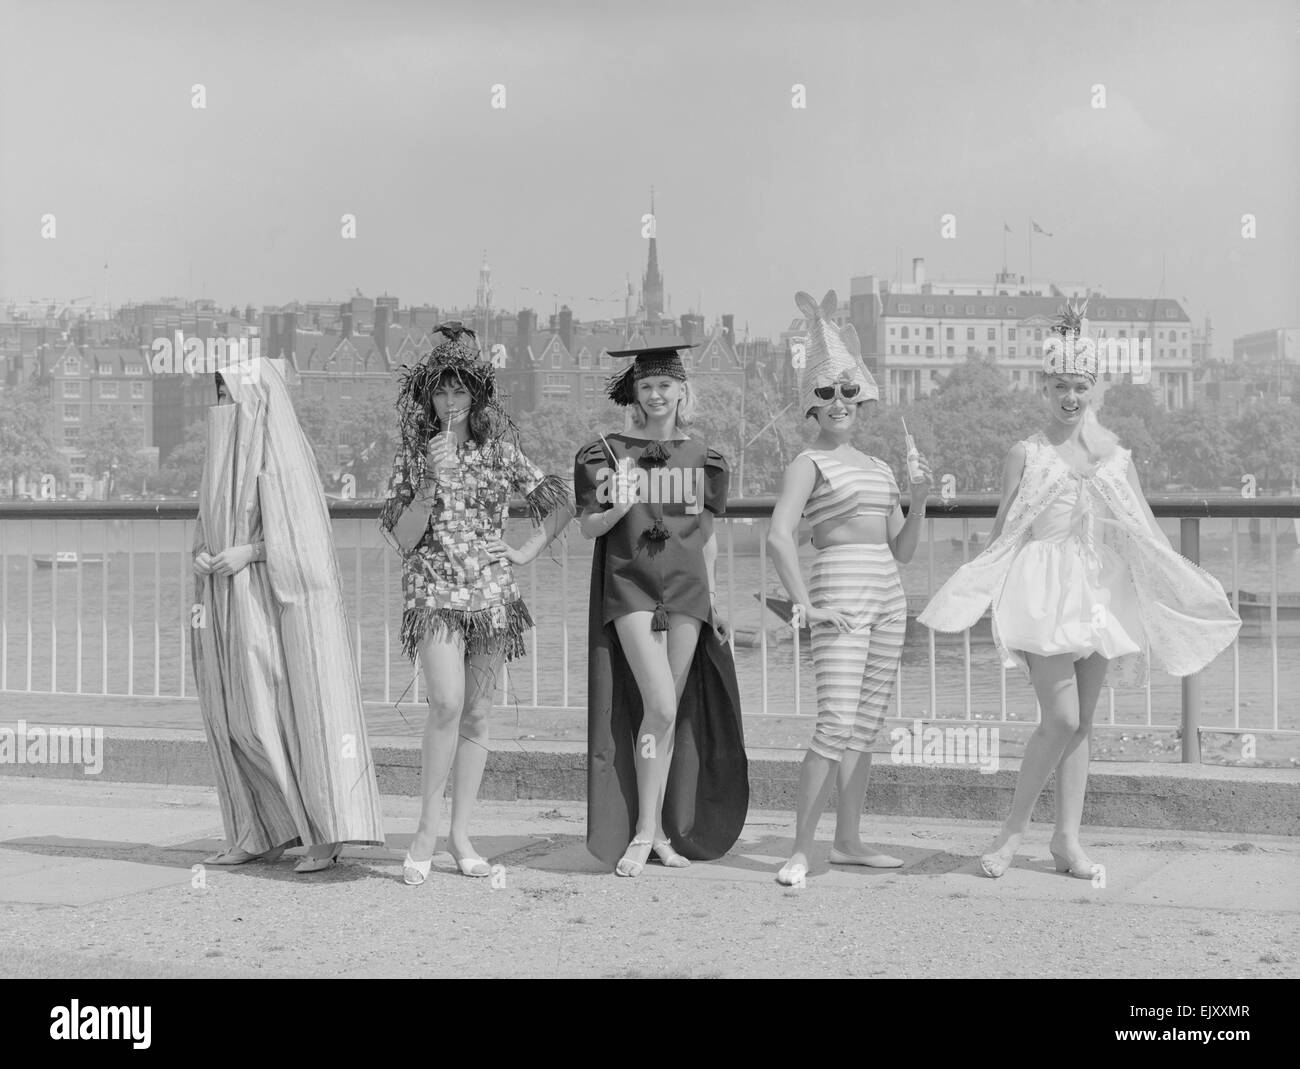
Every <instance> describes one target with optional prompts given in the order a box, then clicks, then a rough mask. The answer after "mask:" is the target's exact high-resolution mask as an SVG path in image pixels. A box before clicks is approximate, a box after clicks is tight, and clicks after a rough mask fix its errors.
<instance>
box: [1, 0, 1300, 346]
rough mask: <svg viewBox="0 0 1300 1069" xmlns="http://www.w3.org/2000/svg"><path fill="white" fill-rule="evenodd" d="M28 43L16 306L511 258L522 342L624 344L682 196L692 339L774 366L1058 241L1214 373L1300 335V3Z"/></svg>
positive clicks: (357, 16) (671, 252)
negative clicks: (807, 345)
mask: <svg viewBox="0 0 1300 1069" xmlns="http://www.w3.org/2000/svg"><path fill="white" fill-rule="evenodd" d="M0 38H3V40H4V41H5V42H6V45H7V47H6V49H5V60H4V63H3V65H2V66H0V300H14V299H21V298H29V297H49V296H55V297H58V298H61V299H64V300H67V299H71V298H75V297H86V298H90V300H91V301H93V302H96V303H99V302H103V301H105V300H107V301H109V302H111V303H112V304H113V305H118V304H121V303H125V302H127V301H140V300H147V299H152V298H157V297H159V296H182V297H190V298H193V297H200V296H204V297H210V298H212V299H214V300H216V301H217V302H218V304H219V305H221V306H223V307H226V306H229V305H231V304H235V305H238V306H239V307H241V308H242V307H243V306H244V305H245V304H247V303H252V304H253V305H255V306H258V307H260V306H262V305H264V304H280V303H283V302H287V301H290V300H294V299H322V298H335V299H339V300H343V299H346V298H347V297H349V296H351V295H352V294H353V293H354V292H356V291H358V290H359V291H361V292H362V293H364V294H366V295H368V296H376V295H378V294H380V293H389V294H393V295H396V296H397V297H399V298H400V300H401V302H402V304H403V306H406V305H408V304H421V303H430V304H436V305H438V306H440V307H449V306H465V305H470V304H472V303H473V300H474V291H475V287H476V285H477V281H478V267H479V264H480V262H481V260H482V258H483V256H484V254H485V253H486V255H487V258H488V261H489V263H490V264H491V266H492V269H493V283H494V291H495V293H494V303H495V304H496V305H497V306H498V307H502V308H507V309H511V310H514V309H516V308H518V307H520V306H522V305H525V304H526V305H528V306H529V307H533V308H535V309H537V310H538V311H539V313H541V315H542V318H543V321H545V315H546V314H547V313H549V312H552V311H554V310H555V308H556V305H557V303H558V302H559V301H567V302H568V303H570V305H571V307H573V309H574V312H575V315H576V316H577V317H578V318H580V319H591V318H597V317H612V316H615V315H621V314H622V312H623V293H624V287H625V283H624V279H625V277H627V276H629V275H630V276H631V277H632V279H633V281H634V283H635V284H637V285H639V283H640V274H641V272H642V270H643V269H644V265H645V259H646V240H645V238H644V237H643V236H642V230H643V226H642V216H643V214H644V213H646V212H647V211H648V210H649V198H650V187H651V186H653V187H654V190H655V207H656V224H657V237H658V248H659V262H660V266H661V269H662V271H663V274H664V279H665V285H666V290H667V293H668V295H669V298H670V301H671V311H672V313H673V314H674V315H675V316H679V315H680V314H681V313H683V312H686V311H690V310H698V311H701V312H702V313H703V314H704V315H705V317H706V320H707V321H708V322H710V323H712V322H713V321H714V320H715V319H716V317H718V316H720V315H722V314H725V313H732V314H734V315H735V316H736V323H737V327H738V328H739V329H740V330H742V331H743V329H744V328H745V326H746V325H748V328H749V331H750V333H751V336H754V337H773V338H774V337H775V336H776V335H777V333H778V332H779V331H781V330H782V329H784V328H785V327H786V326H787V325H788V324H789V322H790V320H791V319H792V318H793V317H794V316H795V315H797V310H796V308H795V305H794V299H793V295H794V293H795V291H796V290H807V291H809V292H811V293H814V294H816V295H818V296H819V297H820V295H821V294H822V293H824V292H825V291H826V290H827V289H832V288H833V289H836V290H837V291H838V292H839V293H840V294H841V295H842V296H843V297H847V296H848V293H849V279H850V278H851V277H853V276H856V275H866V274H875V275H878V276H880V277H882V278H886V279H889V278H902V279H903V280H908V279H910V277H911V261H912V258H913V257H924V258H925V260H926V266H927V272H928V274H929V276H930V278H931V279H934V280H939V279H943V278H952V279H969V278H975V277H979V278H986V279H989V280H990V281H991V279H992V276H993V275H994V274H995V273H996V272H997V271H998V270H1000V268H1001V267H1002V258H1003V234H1004V231H1003V225H1004V223H1005V224H1007V225H1009V226H1010V227H1011V229H1012V233H1011V234H1010V235H1008V236H1007V266H1008V267H1009V269H1010V270H1011V271H1013V272H1015V273H1017V274H1024V275H1029V274H1030V264H1029V249H1028V245H1027V238H1028V232H1029V220H1030V219H1031V218H1032V219H1034V220H1036V221H1037V222H1038V223H1039V224H1040V225H1041V226H1042V227H1043V229H1044V230H1046V231H1048V232H1050V233H1051V234H1052V237H1050V238H1047V237H1044V236H1041V235H1040V236H1037V237H1036V238H1035V240H1034V243H1033V250H1032V255H1033V265H1032V273H1033V278H1034V279H1035V280H1038V281H1041V280H1052V279H1054V280H1064V281H1071V282H1074V281H1082V282H1086V283H1088V284H1090V285H1092V286H1097V287H1100V288H1102V289H1103V290H1105V292H1107V293H1108V294H1110V295H1112V296H1120V297H1155V296H1160V295H1163V296H1166V297H1172V298H1175V299H1179V300H1183V301H1184V302H1185V304H1184V307H1185V308H1186V310H1187V311H1188V313H1189V315H1190V316H1191V317H1192V320H1193V322H1194V323H1195V324H1196V325H1197V326H1200V325H1201V324H1202V322H1203V320H1204V319H1205V318H1206V317H1207V316H1209V317H1210V318H1211V319H1212V320H1213V323H1214V329H1215V334H1216V342H1217V344H1216V351H1222V350H1223V348H1224V346H1225V345H1228V344H1229V343H1230V340H1231V338H1232V337H1233V336H1235V335H1240V334H1244V333H1248V332H1252V331H1257V330H1264V329H1271V328H1275V327H1282V326H1295V325H1300V256H1297V235H1300V197H1297V188H1298V187H1300V181H1298V176H1300V168H1298V167H1297V164H1298V163H1300V63H1298V62H1297V59H1298V56H1297V45H1298V44H1300V0H1231V2H1227V0H1224V2H1218V3H1207V2H1201V0H1178V2H1163V0H1125V2H1123V3H1109V2H1104V0H1081V2H1070V0H1047V2H1032V0H1023V2H1019V0H992V2H984V0H981V2H978V3H971V2H967V0H931V2H927V0H922V2H919V3H908V4H898V3H893V2H891V3H875V2H872V3H863V2H861V0H858V2H839V0H819V2H818V3H816V4H808V5H801V4H796V3H791V2H789V0H786V2H782V3H774V2H767V0H759V2H756V3H730V2H712V0H700V2H695V3H689V2H688V3H681V2H675V0H674V2H657V3H644V2H636V3H624V2H614V3H609V2H601V3H597V2H596V0H588V2H587V3H575V2H569V0H547V2H546V3H533V2H521V0H508V2H499V3H492V2H474V3H463V4H462V3H442V2H439V3H436V4H429V3H424V2H415V0H367V2H365V3H347V4H344V3H336V2H334V0H325V2H318V3H282V2H271V3H268V2H262V3H243V2H239V0H233V2H222V3H190V2H165V3H164V2H158V3H155V2H144V0H115V2H114V3H112V4H105V3H100V2H61V0H38V2H13V0H0ZM196 85H201V86H202V87H203V88H202V93H203V96H204V100H203V103H204V104H205V105H206V106H205V107H202V108H196V107H194V106H193V103H194V100H195V90H194V89H193V87H194V86H196ZM494 86H502V87H504V94H505V95H504V104H505V106H504V107H493V102H494V101H493V96H494V93H496V94H497V96H496V102H497V103H498V104H499V103H501V97H500V90H499V89H494ZM795 86H802V87H803V96H804V103H806V106H805V107H793V106H792V104H793V103H796V102H797V101H796V100H795V96H796V92H797V91H796V90H794V89H793V87H795ZM1098 86H1100V87H1101V93H1104V103H1105V107H1104V108H1099V107H1094V106H1093V104H1094V102H1097V101H1099V100H1100V99H1101V93H1099V92H1098V90H1097V88H1095V87H1098ZM47 214H52V215H53V216H54V226H55V234H54V237H53V238H49V237H44V236H43V235H42V228H43V226H44V225H45V224H44V223H43V217H45V216H46V215H47ZM344 215H351V216H353V217H354V218H355V237H352V238H345V237H343V236H342V228H343V222H342V217H343V216H344ZM947 215H952V216H955V219H956V233H955V236H953V237H945V236H943V234H942V232H941V227H942V223H943V219H944V217H945V216H947ZM1246 215H1251V216H1253V218H1254V227H1255V233H1254V236H1253V237H1247V236H1243V233H1242V229H1243V222H1242V220H1243V216H1246ZM47 232H48V228H47ZM106 263H107V264H108V267H107V269H105V264H106ZM538 290H541V291H542V294H540V295H539V294H538V292H537V291H538ZM556 293H558V294H559V295H560V296H559V298H556V297H555V296H553V295H554V294H556ZM571 297H573V298H576V300H569V298H571ZM83 303H87V302H83ZM1229 352H1230V350H1229Z"/></svg>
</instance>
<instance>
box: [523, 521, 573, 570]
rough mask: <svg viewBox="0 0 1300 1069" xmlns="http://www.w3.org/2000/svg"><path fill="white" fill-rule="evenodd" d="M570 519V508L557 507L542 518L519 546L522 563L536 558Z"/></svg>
mask: <svg viewBox="0 0 1300 1069" xmlns="http://www.w3.org/2000/svg"><path fill="white" fill-rule="evenodd" d="M571 519H573V509H572V508H558V509H556V510H555V511H554V512H552V513H550V514H549V515H548V516H547V517H546V518H545V519H544V520H542V525H541V526H540V527H539V528H537V530H535V531H534V532H533V533H532V536H531V537H530V538H529V539H528V541H527V542H525V543H524V544H523V545H522V546H520V547H519V552H520V553H521V554H523V556H524V558H525V561H524V563H527V562H528V561H533V560H536V559H537V556H538V554H540V553H541V552H542V550H544V549H545V548H546V547H547V546H549V545H550V544H551V543H552V542H553V541H555V539H556V538H557V537H558V536H559V534H560V532H561V531H563V530H564V529H565V528H566V527H567V526H568V525H569V521H570V520H571Z"/></svg>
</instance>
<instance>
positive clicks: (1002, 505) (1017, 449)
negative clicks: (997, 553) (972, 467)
mask: <svg viewBox="0 0 1300 1069" xmlns="http://www.w3.org/2000/svg"><path fill="white" fill-rule="evenodd" d="M1024 473H1025V446H1024V443H1023V442H1017V443H1016V444H1015V445H1013V446H1012V447H1011V448H1010V449H1008V450H1007V459H1006V462H1005V463H1004V464H1003V465H1002V500H1001V501H999V502H998V514H997V516H996V517H995V518H994V520H993V530H991V531H990V532H989V545H992V544H993V543H994V542H996V541H997V539H998V536H999V535H1000V534H1002V525H1003V524H1004V523H1006V520H1007V513H1008V512H1010V511H1011V503H1012V502H1013V501H1015V499H1016V494H1018V493H1019V492H1020V479H1021V476H1023V475H1024Z"/></svg>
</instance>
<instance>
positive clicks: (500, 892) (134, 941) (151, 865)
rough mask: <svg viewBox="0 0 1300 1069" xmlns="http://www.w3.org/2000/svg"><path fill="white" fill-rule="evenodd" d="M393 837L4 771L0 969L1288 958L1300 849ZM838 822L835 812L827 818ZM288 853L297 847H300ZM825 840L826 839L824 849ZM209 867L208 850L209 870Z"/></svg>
mask: <svg viewBox="0 0 1300 1069" xmlns="http://www.w3.org/2000/svg"><path fill="white" fill-rule="evenodd" d="M384 810H385V814H386V816H387V830H388V842H387V846H386V847H385V848H383V849H373V850H360V849H358V850H351V849H350V850H348V851H347V852H346V853H345V855H344V860H343V862H342V863H341V864H340V865H338V866H336V867H335V868H333V869H331V870H328V871H327V872H325V873H321V874H317V875H314V876H296V875H294V873H293V871H292V861H291V860H290V859H289V858H288V857H286V858H285V859H283V860H281V861H280V862H278V863H276V864H274V865H266V864H251V865H247V866H243V867H240V868H235V869H218V868H212V867H208V868H206V869H205V868H203V867H202V866H198V863H199V862H200V861H201V859H202V858H203V856H204V855H205V854H207V853H209V852H212V851H214V850H216V849H217V848H219V846H220V845H221V835H222V832H221V818H220V813H219V811H218V809H217V805H216V798H215V795H214V793H213V792H212V791H211V790H210V789H206V788H201V787H180V786H167V787H159V786H156V785H151V786H139V785H129V784H120V783H106V782H103V781H99V782H85V781H77V780H59V779H28V778H24V777H20V776H6V777H4V778H2V779H0V928H2V929H3V931H4V932H5V935H6V938H5V939H4V940H3V942H2V943H0V976H6V977H14V976H19V977H35V976H53V977H106V978H112V977H189V976H398V977H404V976H530V977H633V976H682V977H687V976H697V977H702V976H736V977H759V976H800V977H804V976H807V977H816V976H822V977H847V976H887V977H940V976H963V977H964V976H970V977H1003V976H1007V977H1038V976H1085V977H1175V976H1177V977H1207V978H1208V977H1294V976H1295V975H1297V972H1300V970H1298V969H1297V956H1298V953H1300V950H1298V948H1300V878H1298V877H1300V842H1297V840H1296V839H1294V838H1283V837H1272V836H1263V835H1251V836H1249V837H1242V836H1234V835H1226V836H1224V835H1219V836H1212V835H1207V834H1198V833H1187V832H1169V831H1147V830H1143V829H1134V828H1125V829H1123V830H1118V829H1110V828H1103V827H1089V828H1085V843H1086V845H1087V846H1088V849H1089V851H1090V853H1091V854H1092V855H1093V857H1094V860H1097V861H1101V862H1104V863H1105V865H1106V869H1107V873H1106V881H1105V884H1104V886H1098V887H1094V886H1093V885H1092V884H1091V883H1090V882H1088V881H1085V880H1074V879H1071V878H1069V877H1067V876H1063V875H1057V874H1055V873H1054V872H1053V871H1052V866H1051V861H1050V858H1049V857H1048V854H1047V839H1048V837H1049V835H1050V831H1051V829H1050V827H1047V826H1041V825H1035V827H1034V828H1033V830H1032V832H1031V834H1030V836H1029V837H1028V842H1027V844H1026V846H1025V848H1024V850H1023V852H1022V854H1021V855H1020V858H1019V860H1018V862H1017V865H1016V867H1015V868H1014V869H1013V870H1012V871H1011V872H1010V873H1008V874H1007V875H1006V876H1005V877H1004V878H1003V879H1001V880H996V881H995V880H989V879H986V878H984V877H983V876H982V875H980V874H979V870H978V863H977V861H976V859H975V858H976V855H977V854H978V852H979V851H980V850H981V849H983V848H984V847H985V846H986V845H987V843H988V841H989V839H990V837H991V835H992V832H993V826H992V825H991V824H988V823H975V822H961V821H953V820H934V819H927V818H924V817H906V818H900V817H891V818H866V819H865V820H864V834H865V833H866V831H867V830H868V829H869V832H870V838H871V840H872V841H873V842H874V843H876V844H878V845H879V847H880V848H881V849H884V850H888V851H889V852H891V853H894V854H897V855H899V856H901V857H903V858H905V859H906V861H907V865H906V867H905V868H903V869H901V870H896V871H893V872H882V871H874V870H866V869H851V868H838V867H837V868H835V869H830V868H828V867H827V866H826V864H825V862H824V860H823V861H822V862H821V863H820V864H818V865H817V866H816V867H815V868H814V870H813V872H812V874H811V875H810V877H809V879H808V882H807V885H806V886H805V887H803V888H801V889H785V888H782V887H779V886H778V885H777V884H776V883H775V882H774V878H773V877H774V873H775V870H776V868H777V867H778V865H779V864H780V862H781V861H782V860H783V859H784V857H785V855H786V853H787V852H788V850H789V848H790V835H791V827H790V824H791V818H790V815H789V814H787V813H782V812H763V811H752V812H751V813H750V821H749V823H748V825H747V826H746V828H745V832H744V835H743V837H742V839H741V841H740V842H739V843H737V845H736V847H735V848H734V849H733V851H732V852H731V854H729V855H728V856H727V857H725V858H723V859H721V860H719V861H716V862H711V863H707V864H700V863H697V864H695V865H693V866H692V867H691V868H689V869H685V870H668V869H663V868H661V867H658V866H652V867H648V868H647V869H646V871H645V873H644V874H643V875H642V876H640V877H638V878H637V879H618V878H617V877H615V876H613V875H610V874H608V873H607V872H605V871H603V870H602V869H601V866H600V865H599V864H598V863H597V862H595V861H594V860H593V859H592V858H591V857H590V856H589V855H588V854H587V852H586V850H585V848H584V846H583V833H584V824H585V810H584V807H583V806H582V805H581V804H574V803H572V802H560V803H549V802H539V801H511V802H485V803H483V805H482V807H481V810H480V814H479V817H478V819H477V821H476V829H477V834H476V837H475V843H476V845H477V847H478V848H479V850H480V852H481V853H482V854H484V856H487V857H489V858H490V859H491V860H492V861H493V863H494V865H499V866H501V867H500V868H499V869H497V870H496V871H497V876H496V877H495V878H494V879H482V880H473V879H466V878H463V877H461V876H459V875H457V874H455V873H454V871H453V870H452V868H451V861H450V859H449V858H448V857H447V856H446V855H439V857H438V858H437V859H435V869H434V872H433V874H432V875H431V877H430V879H429V881H428V882H427V883H426V884H425V885H424V886H423V887H418V888H412V887H407V886H405V885H404V884H403V883H402V882H401V858H402V856H403V854H404V852H405V848H406V846H407V844H408V843H409V841H410V835H411V832H412V831H413V829H414V824H415V816H416V811H417V810H416V802H415V800H414V799H412V798H408V797H385V799H384ZM830 831H831V828H830V823H829V820H828V821H827V823H826V825H825V826H824V828H823V831H822V838H823V839H824V840H825V839H827V838H828V837H829V835H830ZM294 853H295V854H296V853H297V851H294ZM823 858H824V854H823ZM196 866H197V867H196Z"/></svg>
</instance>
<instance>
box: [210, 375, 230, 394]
mask: <svg viewBox="0 0 1300 1069" xmlns="http://www.w3.org/2000/svg"><path fill="white" fill-rule="evenodd" d="M212 378H213V381H214V382H216V384H217V396H218V397H220V396H221V391H222V389H224V390H225V391H226V393H229V392H230V387H229V386H227V385H226V380H225V379H223V378H222V377H221V372H220V371H217V372H215V373H214V374H213V376H212Z"/></svg>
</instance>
